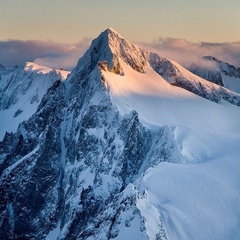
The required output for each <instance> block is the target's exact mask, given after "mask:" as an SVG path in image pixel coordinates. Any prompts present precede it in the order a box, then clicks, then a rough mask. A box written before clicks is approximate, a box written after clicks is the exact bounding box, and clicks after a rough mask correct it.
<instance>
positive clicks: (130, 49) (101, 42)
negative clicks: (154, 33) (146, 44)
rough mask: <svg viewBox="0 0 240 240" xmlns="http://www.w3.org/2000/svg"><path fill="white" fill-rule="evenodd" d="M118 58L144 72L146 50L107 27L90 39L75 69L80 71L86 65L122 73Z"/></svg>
mask: <svg viewBox="0 0 240 240" xmlns="http://www.w3.org/2000/svg"><path fill="white" fill-rule="evenodd" d="M120 59H121V60H123V61H124V62H125V63H126V64H127V65H130V66H131V67H132V68H133V69H134V70H136V71H138V72H144V70H145V66H146V65H147V61H148V52H147V51H146V50H143V49H141V48H140V47H138V46H136V45H134V44H132V43H131V42H129V41H127V40H126V39H124V38H123V37H122V36H121V35H120V34H119V33H118V32H116V31H115V30H113V29H111V28H108V29H106V30H105V31H103V32H102V33H101V34H100V35H99V36H98V37H97V38H96V39H94V40H93V41H92V44H91V46H90V48H89V49H88V51H87V52H86V53H85V54H84V56H83V57H82V58H81V59H80V60H79V62H78V65H77V68H76V69H75V70H77V71H81V70H82V69H86V67H87V69H88V70H90V71H92V70H93V69H94V68H95V67H96V66H99V67H100V69H103V70H107V71H110V72H114V73H116V74H120V75H123V74H124V73H123V72H122V67H121V66H120V62H119V60H120Z"/></svg>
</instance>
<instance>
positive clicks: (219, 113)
mask: <svg viewBox="0 0 240 240" xmlns="http://www.w3.org/2000/svg"><path fill="white" fill-rule="evenodd" d="M120 65H121V66H122V67H123V73H124V74H122V75H116V74H114V73H111V72H104V73H103V76H104V79H105V86H106V88H107V89H108V92H109V94H110V97H111V100H112V102H113V103H114V104H115V105H116V106H117V108H118V110H119V111H120V113H121V114H126V113H129V112H130V111H131V110H133V109H134V110H136V111H137V112H138V114H139V118H140V120H141V122H142V123H143V124H144V125H145V126H146V127H148V128H152V129H156V128H157V127H160V126H164V125H168V126H171V127H172V131H173V134H174V139H175V141H176V143H177V145H178V146H179V150H180V153H181V157H182V162H184V163H185V164H180V163H178V164H176V163H166V162H165V163H160V164H159V165H157V166H155V167H152V168H149V169H148V170H147V171H146V172H145V173H144V176H143V178H142V179H141V178H140V180H138V181H136V182H138V184H139V185H138V184H137V183H135V184H136V186H137V188H138V187H139V188H141V189H145V198H146V200H144V201H143V200H139V201H138V203H137V205H138V208H139V209H140V211H143V212H144V215H143V216H144V217H145V219H146V224H145V225H146V228H147V233H148V236H149V237H150V239H154V236H155V235H154V234H153V235H152V230H151V228H152V225H154V223H153V222H152V221H153V219H155V218H159V217H158V215H159V216H161V218H162V221H163V225H164V228H165V230H166V234H167V237H168V239H240V227H239V226H240V225H239V224H240V219H239V216H240V211H239V209H240V191H239V189H240V177H239V174H240V124H239V120H240V108H239V107H236V106H233V105H231V104H229V103H227V102H225V101H222V102H221V103H220V104H217V103H214V102H211V101H209V100H206V99H204V98H201V97H198V96H197V95H195V94H193V93H191V92H188V91H186V90H184V89H181V88H177V87H174V86H171V85H170V84H168V83H167V82H166V81H165V80H164V79H163V78H162V77H160V76H159V75H158V74H157V73H156V72H155V71H154V70H153V69H152V68H151V67H150V66H149V65H148V66H147V67H146V71H145V73H139V72H136V71H134V70H133V69H132V68H131V67H130V66H129V65H127V64H126V63H125V62H123V61H121V62H120ZM184 74H185V75H186V74H187V71H185V72H184ZM191 77H192V76H191V74H190V73H189V78H191ZM186 163H188V164H186ZM144 209H146V210H144ZM151 209H154V210H151ZM156 228H157V227H156ZM151 236H152V237H151Z"/></svg>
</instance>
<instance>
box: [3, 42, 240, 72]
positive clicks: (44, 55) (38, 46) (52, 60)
mask: <svg viewBox="0 0 240 240" xmlns="http://www.w3.org/2000/svg"><path fill="white" fill-rule="evenodd" d="M90 42H91V39H90V38H83V39H82V40H81V41H79V42H78V43H73V44H71V43H58V42H54V41H41V40H27V41H22V40H6V41H0V64H2V65H4V66H13V65H22V64H25V62H28V61H29V62H35V63H38V64H40V65H44V66H48V67H51V68H56V69H59V68H64V69H67V70H72V69H73V68H74V67H75V66H76V64H77V61H78V59H79V58H80V57H81V56H82V55H83V54H84V52H85V51H86V50H87V48H88V47H89V45H90ZM138 45H140V46H142V47H144V48H147V49H149V50H150V51H152V52H156V53H158V54H159V55H162V56H165V57H167V58H169V59H171V60H174V61H176V62H178V63H180V64H181V65H183V66H184V67H189V66H190V65H191V64H192V63H193V62H197V61H198V60H199V59H200V58H202V57H203V56H214V57H216V58H217V59H219V60H222V61H225V62H228V63H230V64H232V65H234V66H235V67H240V41H239V42H226V43H209V42H200V43H194V42H190V41H187V40H185V39H178V38H158V39H156V40H155V41H153V42H152V43H138Z"/></svg>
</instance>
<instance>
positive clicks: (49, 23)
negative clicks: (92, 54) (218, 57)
mask: <svg viewBox="0 0 240 240" xmlns="http://www.w3.org/2000/svg"><path fill="white" fill-rule="evenodd" d="M0 6H1V7H0V16H1V21H0V63H2V64H12V63H13V62H14V61H13V59H14V56H13V53H15V55H16V54H18V58H19V57H20V54H22V55H21V56H22V59H23V58H24V56H25V55H26V56H27V55H28V56H29V58H30V59H29V61H33V60H35V59H40V60H41V59H43V58H44V56H46V55H47V52H48V53H49V54H50V55H51V54H52V55H51V57H52V58H53V57H54V56H55V59H56V58H57V55H62V54H63V55H64V54H67V55H68V58H69V59H68V60H66V61H65V63H60V64H63V65H65V66H66V67H67V68H71V67H72V66H70V65H73V62H74V61H76V59H77V58H78V57H80V55H82V54H83V52H84V51H85V50H86V48H87V47H88V45H89V43H90V40H91V39H92V38H94V37H97V36H98V35H99V34H100V32H102V31H103V30H105V29H106V28H108V27H112V28H113V29H115V30H116V31H117V32H119V33H120V34H121V35H122V36H124V37H125V38H126V39H128V40H130V41H133V42H135V43H136V42H137V43H143V44H144V45H145V46H147V45H148V46H150V47H158V48H159V46H160V45H161V44H163V43H164V44H165V45H166V42H167V41H169V40H171V41H173V40H176V41H175V44H176V43H180V42H181V41H182V42H181V43H183V41H185V45H186V43H191V44H198V46H201V44H202V43H203V42H204V43H214V44H216V43H221V44H223V43H224V44H226V43H228V45H229V44H230V43H234V44H235V45H236V43H239V41H240V24H239V23H240V14H239V9H240V1H239V0H228V1H226V0H201V1H196V0H121V1H114V0H41V1H38V0H0ZM179 40H181V41H179ZM30 43H31V44H33V46H32V45H31V44H30ZM54 43H56V45H57V46H58V48H59V49H60V52H59V51H57V50H56V47H53V46H54ZM18 44H19V47H20V50H19V49H18ZM24 44H25V45H24ZM29 44H30V45H29ZM39 44H40V47H39ZM43 45H44V46H45V48H44V47H43ZM24 46H25V48H24ZM26 46H30V47H29V48H30V49H32V52H30V53H29V51H28V49H27V47H26ZM51 46H52V47H53V48H54V49H51ZM161 46H162V45H161ZM218 47H219V46H218ZM34 48H35V49H36V48H37V50H38V48H40V49H39V51H41V50H43V49H44V51H45V52H44V51H43V52H41V53H40V52H39V51H38V53H33V52H34ZM181 48H182V46H181ZM59 49H58V50H59ZM24 50H26V52H24ZM160 50H161V48H160ZM6 54H8V57H6V56H4V55H6ZM11 54H12V55H11ZM72 55H74V59H75V60H73V59H72V60H71V59H70V56H72ZM170 56H171V55H170ZM237 56H238V54H237ZM18 58H15V60H18ZM33 58H34V59H33ZM11 59H12V61H11ZM32 59H33V60H32ZM226 59H227V58H226ZM21 61H23V60H21ZM21 61H20V60H19V62H21ZM15 62H16V64H18V62H17V61H15ZM50 62H52V59H50ZM232 64H236V60H234V59H233V61H232ZM237 64H238V62H237ZM239 66H240V60H239Z"/></svg>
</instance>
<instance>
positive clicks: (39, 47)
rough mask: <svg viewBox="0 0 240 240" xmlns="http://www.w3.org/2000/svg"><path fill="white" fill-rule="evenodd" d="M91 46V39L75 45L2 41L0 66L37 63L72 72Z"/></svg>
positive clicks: (37, 41) (32, 41)
mask: <svg viewBox="0 0 240 240" xmlns="http://www.w3.org/2000/svg"><path fill="white" fill-rule="evenodd" d="M89 44H90V39H89V38H83V39H82V40H81V41H80V42H78V43H75V44H70V43H57V42H53V41H40V40H28V41H22V40H8V41H0V64H2V65H5V66H13V65H22V64H25V62H36V63H38V64H41V65H45V66H48V67H51V68H65V69H68V70H71V69H72V68H73V67H75V66H76V64H77V61H78V59H79V58H80V57H81V56H82V55H83V54H84V52H85V51H86V50H87V48H88V47H89Z"/></svg>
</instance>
